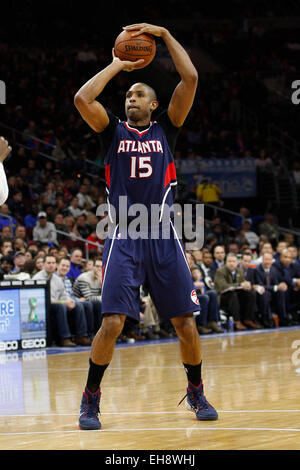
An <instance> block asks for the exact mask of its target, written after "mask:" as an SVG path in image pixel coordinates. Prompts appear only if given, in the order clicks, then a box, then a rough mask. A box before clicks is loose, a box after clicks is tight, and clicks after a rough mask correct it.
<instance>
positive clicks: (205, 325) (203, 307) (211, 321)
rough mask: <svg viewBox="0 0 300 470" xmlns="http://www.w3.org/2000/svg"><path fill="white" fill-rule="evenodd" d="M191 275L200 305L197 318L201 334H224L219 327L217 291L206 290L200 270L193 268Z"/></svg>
mask: <svg viewBox="0 0 300 470" xmlns="http://www.w3.org/2000/svg"><path fill="white" fill-rule="evenodd" d="M191 274H192V278H193V281H194V286H195V289H196V292H197V297H198V300H199V304H200V314H199V315H197V316H196V323H197V328H198V331H199V333H200V334H207V333H211V332H212V331H214V332H215V333H223V330H222V328H220V327H219V325H218V322H219V320H220V315H219V306H218V295H217V292H216V291H215V290H207V289H206V287H205V284H204V282H203V279H202V273H201V270H200V268H198V267H194V268H192V269H191Z"/></svg>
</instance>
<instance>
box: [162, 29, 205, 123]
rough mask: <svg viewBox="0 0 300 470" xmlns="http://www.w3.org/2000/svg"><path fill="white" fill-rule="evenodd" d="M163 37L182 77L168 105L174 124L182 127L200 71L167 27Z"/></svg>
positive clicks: (192, 98)
mask: <svg viewBox="0 0 300 470" xmlns="http://www.w3.org/2000/svg"><path fill="white" fill-rule="evenodd" d="M161 37H162V39H163V40H164V42H165V44H166V46H167V48H168V50H169V53H170V55H171V57H172V59H173V62H174V65H175V67H176V70H177V72H178V73H179V75H180V77H181V81H180V82H179V83H178V85H177V87H176V88H175V90H174V93H173V95H172V98H171V100H170V103H169V107H168V116H169V118H170V120H171V121H172V123H173V124H174V126H176V127H180V126H182V124H183V123H184V121H185V119H186V117H187V115H188V113H189V111H190V109H191V107H192V105H193V101H194V98H195V93H196V89H197V84H198V72H197V70H196V68H195V67H194V65H193V63H192V61H191V59H190V57H189V55H188V53H187V52H186V51H185V49H184V48H183V47H182V46H181V44H179V42H178V41H177V40H176V39H175V38H174V37H173V36H172V35H171V34H170V32H169V31H168V30H167V29H165V28H163V32H162V35H161Z"/></svg>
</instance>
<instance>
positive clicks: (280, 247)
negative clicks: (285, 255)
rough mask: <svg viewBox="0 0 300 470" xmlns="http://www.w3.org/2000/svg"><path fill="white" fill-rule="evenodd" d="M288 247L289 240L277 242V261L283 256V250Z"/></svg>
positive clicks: (275, 255) (275, 257) (275, 256)
mask: <svg viewBox="0 0 300 470" xmlns="http://www.w3.org/2000/svg"><path fill="white" fill-rule="evenodd" d="M287 247H288V244H287V242H285V241H283V240H281V241H279V242H278V243H277V245H276V252H275V254H274V259H275V261H279V260H280V256H281V253H282V252H283V250H285V249H286V248H287Z"/></svg>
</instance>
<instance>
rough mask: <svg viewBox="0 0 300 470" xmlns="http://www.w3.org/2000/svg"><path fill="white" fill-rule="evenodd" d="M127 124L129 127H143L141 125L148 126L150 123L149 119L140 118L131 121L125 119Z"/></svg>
mask: <svg viewBox="0 0 300 470" xmlns="http://www.w3.org/2000/svg"><path fill="white" fill-rule="evenodd" d="M127 124H128V125H129V126H131V127H143V126H149V125H150V119H149V118H146V119H140V120H138V121H131V120H130V119H127Z"/></svg>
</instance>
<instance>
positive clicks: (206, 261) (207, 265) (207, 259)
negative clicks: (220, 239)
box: [199, 251, 214, 289]
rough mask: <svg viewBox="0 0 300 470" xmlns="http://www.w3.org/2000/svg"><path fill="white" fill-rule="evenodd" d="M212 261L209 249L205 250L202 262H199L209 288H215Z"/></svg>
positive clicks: (204, 280)
mask: <svg viewBox="0 0 300 470" xmlns="http://www.w3.org/2000/svg"><path fill="white" fill-rule="evenodd" d="M212 262H213V257H212V254H211V253H210V252H209V251H207V252H204V253H203V257H202V262H201V263H200V264H199V267H200V269H201V272H202V277H203V282H204V284H205V286H206V288H207V289H214V279H213V278H214V276H213V273H212V270H211V264H212Z"/></svg>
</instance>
